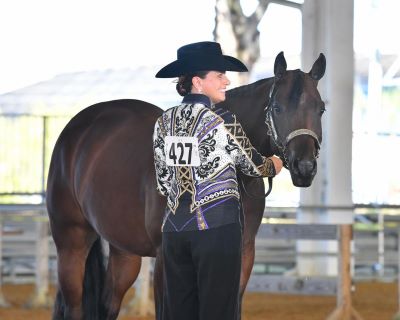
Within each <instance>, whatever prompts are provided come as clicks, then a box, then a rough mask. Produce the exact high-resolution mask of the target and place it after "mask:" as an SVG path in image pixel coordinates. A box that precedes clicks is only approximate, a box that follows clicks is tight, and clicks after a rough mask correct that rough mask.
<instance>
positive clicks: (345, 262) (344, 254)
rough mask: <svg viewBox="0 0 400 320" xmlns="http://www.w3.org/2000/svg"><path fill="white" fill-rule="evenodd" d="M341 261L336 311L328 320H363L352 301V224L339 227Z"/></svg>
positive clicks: (339, 260)
mask: <svg viewBox="0 0 400 320" xmlns="http://www.w3.org/2000/svg"><path fill="white" fill-rule="evenodd" d="M338 237H339V239H338V241H339V246H338V247H339V259H338V271H339V273H338V286H337V300H336V301H337V305H336V309H335V310H334V311H333V312H332V313H331V314H330V315H329V317H328V318H327V320H353V319H356V320H362V318H361V316H360V315H359V313H358V312H357V311H356V310H355V309H354V308H353V306H352V301H351V272H350V264H351V263H350V261H351V249H350V244H351V240H352V238H353V229H352V225H351V224H341V225H339V226H338Z"/></svg>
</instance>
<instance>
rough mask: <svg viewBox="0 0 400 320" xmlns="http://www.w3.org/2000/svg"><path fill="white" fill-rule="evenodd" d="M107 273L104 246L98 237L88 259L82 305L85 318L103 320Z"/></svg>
mask: <svg viewBox="0 0 400 320" xmlns="http://www.w3.org/2000/svg"><path fill="white" fill-rule="evenodd" d="M105 275H106V270H105V265H104V254H103V247H102V244H101V239H100V238H97V240H96V241H95V242H94V243H93V245H92V248H91V249H90V252H89V255H88V257H87V259H86V266H85V276H84V279H83V295H82V307H83V314H84V319H85V320H86V319H87V320H91V319H93V320H101V319H103V317H104V312H103V304H102V303H101V297H102V294H103V288H104V281H105Z"/></svg>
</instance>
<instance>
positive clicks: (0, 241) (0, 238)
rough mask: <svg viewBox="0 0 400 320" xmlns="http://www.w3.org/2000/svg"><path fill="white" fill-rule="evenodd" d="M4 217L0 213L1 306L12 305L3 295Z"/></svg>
mask: <svg viewBox="0 0 400 320" xmlns="http://www.w3.org/2000/svg"><path fill="white" fill-rule="evenodd" d="M2 286H3V219H2V217H1V215H0V307H1V308H5V307H9V306H10V305H9V304H8V303H7V301H6V299H5V298H4V295H3V290H2Z"/></svg>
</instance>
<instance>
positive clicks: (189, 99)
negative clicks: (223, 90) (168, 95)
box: [182, 93, 212, 108]
mask: <svg viewBox="0 0 400 320" xmlns="http://www.w3.org/2000/svg"><path fill="white" fill-rule="evenodd" d="M182 103H186V104H194V103H202V104H204V105H205V106H206V107H208V108H212V104H211V100H210V98H209V97H207V96H206V95H204V94H199V93H189V94H188V95H186V96H184V97H183V100H182Z"/></svg>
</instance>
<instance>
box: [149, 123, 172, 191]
mask: <svg viewBox="0 0 400 320" xmlns="http://www.w3.org/2000/svg"><path fill="white" fill-rule="evenodd" d="M161 119H162V118H161V117H160V118H158V120H157V121H156V124H155V125H154V133H153V150H154V165H155V169H156V178H157V191H158V192H159V193H160V194H161V195H163V196H168V194H169V192H170V188H171V178H172V169H171V168H170V167H168V166H167V165H166V159H165V148H164V147H165V140H164V138H165V132H163V131H164V130H162V128H163V126H162V121H161Z"/></svg>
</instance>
